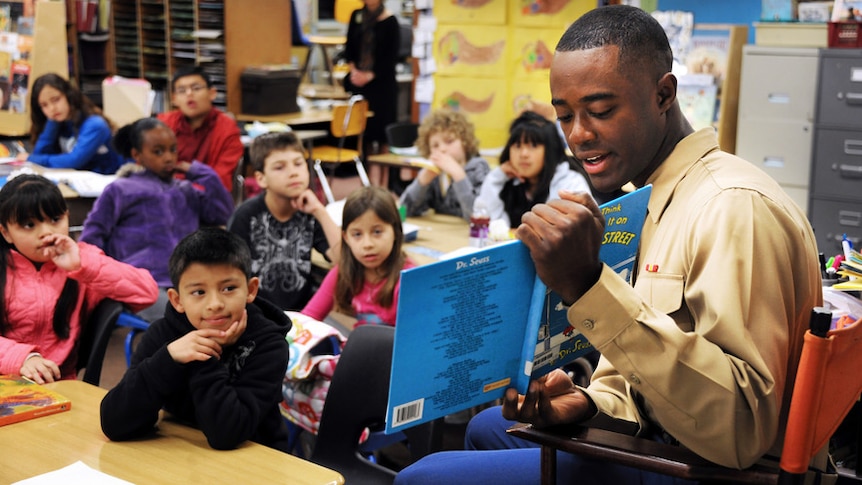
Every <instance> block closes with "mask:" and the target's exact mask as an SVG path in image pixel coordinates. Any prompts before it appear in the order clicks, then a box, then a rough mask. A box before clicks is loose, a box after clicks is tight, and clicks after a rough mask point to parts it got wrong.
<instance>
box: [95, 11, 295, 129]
mask: <svg viewBox="0 0 862 485" xmlns="http://www.w3.org/2000/svg"><path fill="white" fill-rule="evenodd" d="M290 1H291V0H254V1H253V2H252V1H248V0H245V1H242V0H134V1H129V0H114V1H113V4H112V19H111V21H112V26H111V31H112V33H113V34H114V35H113V36H112V37H113V41H112V42H113V44H114V45H113V51H114V52H115V60H114V65H113V66H111V68H112V70H113V72H115V73H116V74H117V75H119V76H124V77H130V78H144V79H147V80H148V81H150V83H152V85H153V88H154V89H156V90H161V91H164V92H165V94H166V95H165V97H164V99H165V100H169V98H170V96H169V95H168V93H167V89H168V84H169V82H170V79H171V77H172V76H173V75H174V73H175V72H177V70H178V69H181V68H183V67H186V66H191V65H200V66H201V67H202V68H203V69H204V71H205V72H207V73H208V74H209V75H210V77H211V78H212V80H213V84H214V85H215V86H216V88H217V90H218V92H219V96H218V98H217V99H216V102H215V104H216V106H218V107H220V108H221V109H223V110H225V111H228V112H232V113H235V114H238V113H239V112H240V106H241V92H242V91H241V86H240V75H241V74H242V70H243V69H244V68H245V67H246V66H254V65H261V64H288V63H290V59H291V34H290V15H291V8H290ZM167 102H168V101H166V104H167ZM163 108H164V109H169V108H170V106H163Z"/></svg>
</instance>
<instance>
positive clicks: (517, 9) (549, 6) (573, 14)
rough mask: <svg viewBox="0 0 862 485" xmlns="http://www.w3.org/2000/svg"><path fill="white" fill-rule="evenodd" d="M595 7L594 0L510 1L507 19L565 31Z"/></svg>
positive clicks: (523, 24)
mask: <svg viewBox="0 0 862 485" xmlns="http://www.w3.org/2000/svg"><path fill="white" fill-rule="evenodd" d="M595 7H596V1H595V0H511V1H510V2H509V17H510V18H511V19H512V24H513V25H516V26H519V27H525V26H526V27H543V28H548V29H553V28H561V29H563V30H565V29H566V28H567V27H568V26H569V25H570V24H571V23H572V22H574V21H575V19H577V18H578V17H580V16H581V15H583V14H585V13H587V12H588V11H590V10H592V9H594V8H595ZM435 8H436V6H435ZM562 32H563V31H560V33H561V34H562Z"/></svg>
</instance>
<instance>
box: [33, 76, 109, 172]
mask: <svg viewBox="0 0 862 485" xmlns="http://www.w3.org/2000/svg"><path fill="white" fill-rule="evenodd" d="M30 120H31V122H32V126H31V127H30V142H31V143H34V148H33V153H19V154H18V159H20V160H29V161H31V162H33V163H37V164H39V165H42V166H43V167H52V168H75V169H79V170H92V171H93V172H99V173H107V174H110V173H114V172H116V171H117V169H118V168H120V165H122V163H123V159H122V157H121V156H120V154H118V153H117V152H116V151H114V150H113V148H111V131H112V129H111V123H110V121H108V119H107V118H105V116H104V115H103V114H102V111H101V110H100V109H99V108H98V107H96V105H94V104H93V102H92V101H90V99H89V98H87V97H86V96H84V95H83V94H81V92H80V91H78V90H77V89H76V88H74V87H73V86H72V85H71V84H69V81H67V80H65V79H63V78H62V77H60V76H59V75H57V74H51V73H49V74H44V75H42V76H39V77H38V78H37V79H36V81H35V82H34V83H33V89H32V92H31V93H30Z"/></svg>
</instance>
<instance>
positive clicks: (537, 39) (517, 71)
mask: <svg viewBox="0 0 862 485" xmlns="http://www.w3.org/2000/svg"><path fill="white" fill-rule="evenodd" d="M564 30H565V29H536V28H526V27H516V28H514V29H512V35H511V37H510V38H511V39H512V40H511V42H510V47H509V48H510V51H511V59H512V63H511V64H510V68H511V71H509V72H511V76H512V77H513V78H515V79H535V80H539V81H544V80H547V79H548V73H549V72H550V69H551V59H552V58H553V57H554V49H555V48H556V47H557V42H558V41H559V40H560V36H561V35H563V32H564Z"/></svg>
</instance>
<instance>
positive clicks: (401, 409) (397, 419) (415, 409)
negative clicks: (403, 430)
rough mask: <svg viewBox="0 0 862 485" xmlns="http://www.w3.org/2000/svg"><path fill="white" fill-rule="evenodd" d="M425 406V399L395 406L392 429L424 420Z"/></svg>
mask: <svg viewBox="0 0 862 485" xmlns="http://www.w3.org/2000/svg"><path fill="white" fill-rule="evenodd" d="M423 406H425V399H424V398H423V399H417V400H415V401H413V402H408V403H407V404H402V405H400V406H395V408H394V409H393V410H392V411H393V414H394V415H395V416H394V417H393V419H392V427H393V428H395V427H397V426H401V425H403V424H407V423H410V422H412V421H416V420H417V419H422V408H423Z"/></svg>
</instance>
